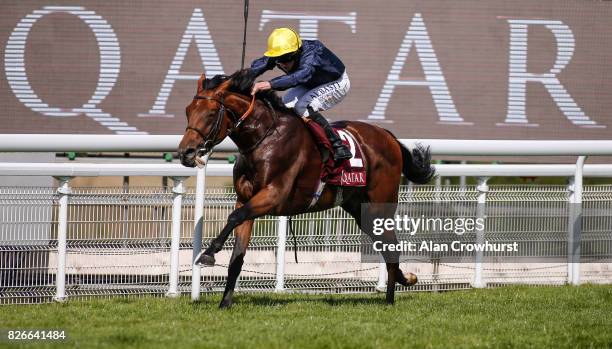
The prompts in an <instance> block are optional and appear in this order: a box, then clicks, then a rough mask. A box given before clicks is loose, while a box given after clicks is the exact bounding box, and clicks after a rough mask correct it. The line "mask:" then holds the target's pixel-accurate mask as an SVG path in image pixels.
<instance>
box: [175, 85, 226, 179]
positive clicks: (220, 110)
mask: <svg viewBox="0 0 612 349" xmlns="http://www.w3.org/2000/svg"><path fill="white" fill-rule="evenodd" d="M229 82H230V78H229V77H227V76H225V75H217V76H215V77H214V78H212V79H206V77H205V76H204V74H202V76H201V77H200V79H199V80H198V89H197V93H196V95H195V96H194V97H193V100H192V101H191V103H189V105H188V106H187V108H186V109H185V113H186V115H187V128H186V129H185V134H184V135H183V139H182V140H181V143H180V144H179V149H178V155H179V158H180V159H181V163H182V164H183V165H184V166H187V167H194V166H195V165H196V158H197V157H199V156H202V155H204V154H207V153H208V152H210V151H211V150H212V148H213V147H214V146H215V145H217V144H219V143H221V141H223V139H224V138H225V137H227V134H228V130H229V128H230V127H231V124H232V121H233V120H235V119H236V115H235V111H234V110H232V109H231V107H229V106H228V105H227V104H226V103H227V102H226V100H225V98H226V92H227V90H228V86H229Z"/></svg>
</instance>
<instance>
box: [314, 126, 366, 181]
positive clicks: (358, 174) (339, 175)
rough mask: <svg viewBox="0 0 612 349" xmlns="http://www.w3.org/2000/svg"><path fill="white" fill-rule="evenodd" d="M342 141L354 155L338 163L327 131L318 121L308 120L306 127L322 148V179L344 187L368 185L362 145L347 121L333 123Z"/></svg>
mask: <svg viewBox="0 0 612 349" xmlns="http://www.w3.org/2000/svg"><path fill="white" fill-rule="evenodd" d="M331 126H332V128H333V129H334V131H335V132H336V133H337V134H338V136H339V137H340V139H342V142H343V143H344V144H345V145H346V146H347V147H348V148H349V150H350V151H351V154H353V157H352V158H350V159H347V160H343V161H342V162H340V163H338V164H336V162H335V161H334V158H333V148H332V145H331V143H330V142H329V140H328V139H327V137H326V136H325V131H324V130H323V128H322V127H321V126H319V125H318V124H317V123H316V122H312V121H309V122H306V127H307V128H308V129H309V130H310V133H311V134H312V135H313V137H314V139H315V142H316V143H317V145H318V146H319V150H321V158H322V159H323V164H322V166H321V167H322V168H321V181H322V182H324V183H326V184H332V185H340V186H344V187H362V186H365V185H366V171H365V163H364V161H365V159H364V158H363V151H362V150H361V146H360V145H359V143H358V142H357V140H356V139H355V137H354V136H353V135H352V134H351V132H350V131H348V130H347V129H346V123H345V122H342V121H339V122H335V123H332V124H331Z"/></svg>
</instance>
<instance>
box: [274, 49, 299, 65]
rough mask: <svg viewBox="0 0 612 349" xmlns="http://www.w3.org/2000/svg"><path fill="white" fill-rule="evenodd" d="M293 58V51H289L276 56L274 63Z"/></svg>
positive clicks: (285, 61)
mask: <svg viewBox="0 0 612 349" xmlns="http://www.w3.org/2000/svg"><path fill="white" fill-rule="evenodd" d="M294 59H295V53H293V52H290V53H286V54H284V55H282V56H279V57H277V58H276V63H289V62H291V61H292V60H294Z"/></svg>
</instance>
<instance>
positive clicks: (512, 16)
mask: <svg viewBox="0 0 612 349" xmlns="http://www.w3.org/2000/svg"><path fill="white" fill-rule="evenodd" d="M549 2H550V4H549V5H550V6H541V5H542V4H541V3H548V1H543V2H541V3H540V2H539V3H538V4H539V5H537V4H534V3H533V2H530V1H516V2H513V3H512V4H506V2H503V1H488V2H471V3H466V2H453V3H452V4H449V3H448V2H444V1H416V2H411V3H410V4H407V3H405V2H402V1H388V2H385V6H375V4H372V3H371V2H366V1H356V2H350V3H345V2H337V3H333V2H332V3H330V2H323V1H314V2H309V3H308V4H304V5H301V4H300V5H297V4H295V5H292V6H291V7H286V6H279V5H278V4H276V3H275V2H272V1H262V2H258V3H257V4H252V5H251V8H250V17H249V22H248V34H247V50H246V58H247V59H246V60H247V64H248V62H250V60H252V59H255V58H257V57H259V56H260V55H261V54H262V53H263V51H265V46H266V38H267V35H268V34H269V32H270V31H271V30H273V29H274V28H275V27H280V26H290V27H293V28H295V29H296V30H298V31H299V32H300V35H301V36H302V37H303V38H304V39H318V40H321V41H322V42H323V43H324V44H325V45H326V46H328V47H329V48H330V49H332V50H333V51H334V52H335V53H336V54H337V55H338V56H339V57H340V58H341V59H342V60H343V62H344V63H345V65H346V67H347V73H348V75H349V78H350V79H351V91H350V93H349V95H348V97H347V98H346V99H345V100H344V101H343V102H342V103H341V104H340V105H338V106H336V107H335V108H334V109H333V110H330V111H327V112H325V115H326V116H327V117H328V118H330V119H332V120H340V119H345V120H361V121H365V122H369V123H375V124H379V125H381V126H383V127H385V128H388V129H391V130H393V131H394V133H395V134H396V135H397V136H399V137H402V138H417V137H418V138H474V139H478V138H480V139H491V138H493V139H494V138H497V139H502V138H503V139H607V138H610V136H611V135H612V134H611V131H610V126H612V120H611V117H610V112H609V111H610V110H612V98H611V97H612V95H611V94H612V92H611V91H612V79H611V78H612V67H610V66H609V65H608V64H607V63H606V62H607V60H608V59H609V57H611V56H612V23H610V21H609V20H608V19H609V18H610V15H612V4H608V3H606V2H580V3H577V2H573V1H549ZM234 5H236V4H234ZM0 7H2V11H1V14H0V22H1V23H2V26H1V27H0V28H2V29H1V32H0V33H1V35H2V36H3V38H4V39H3V44H2V50H3V52H2V57H3V65H2V66H3V72H2V78H1V79H0V101H1V103H2V106H3V110H2V113H1V114H0V118H2V123H0V133H117V134H146V133H151V134H180V133H182V131H183V130H184V127H185V125H186V122H185V118H184V108H185V106H186V105H187V104H188V103H189V102H190V100H191V97H192V96H193V93H194V92H195V89H196V86H195V83H196V81H197V79H198V78H199V76H200V74H201V73H204V74H206V75H207V76H210V77H212V76H214V75H217V74H231V73H232V72H234V71H235V70H237V69H239V68H240V60H241V50H242V28H243V27H242V26H243V17H242V16H243V13H242V9H241V8H239V6H230V4H219V3H217V2H206V1H204V2H196V1H180V2H178V3H172V4H164V3H150V2H146V1H134V2H129V3H124V2H114V1H104V2H103V1H88V2H83V3H82V4H81V3H79V1H76V2H75V3H73V4H71V5H69V6H68V5H62V6H58V5H51V4H48V3H46V2H44V1H20V2H13V3H11V2H4V3H3V4H2V5H0ZM160 14H163V15H160ZM279 74H281V73H280V72H279V71H273V72H268V73H266V74H265V75H264V76H262V77H261V79H269V78H271V77H274V76H276V75H279ZM280 93H282V92H280Z"/></svg>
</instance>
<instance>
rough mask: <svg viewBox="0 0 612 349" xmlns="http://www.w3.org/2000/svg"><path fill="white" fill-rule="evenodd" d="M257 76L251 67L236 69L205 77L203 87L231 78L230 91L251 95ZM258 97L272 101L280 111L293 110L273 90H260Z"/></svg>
mask: <svg viewBox="0 0 612 349" xmlns="http://www.w3.org/2000/svg"><path fill="white" fill-rule="evenodd" d="M256 78H257V76H256V75H255V74H253V71H252V70H251V69H242V70H238V71H236V72H235V73H234V74H232V75H229V76H228V75H215V76H214V77H213V78H212V79H205V80H204V82H203V86H202V87H203V88H204V89H205V90H207V89H214V88H217V87H219V85H221V84H222V83H223V82H225V81H227V80H230V84H229V88H228V91H230V92H235V93H239V94H241V95H245V96H250V95H251V88H252V87H253V83H254V82H255V79H256ZM257 98H258V99H262V100H265V101H268V102H270V104H271V105H272V107H273V108H274V109H276V110H279V111H287V112H291V110H290V109H289V108H287V107H285V104H284V103H283V101H282V99H281V98H280V97H279V96H278V95H277V94H276V92H274V91H273V90H266V91H259V92H258V93H257Z"/></svg>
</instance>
